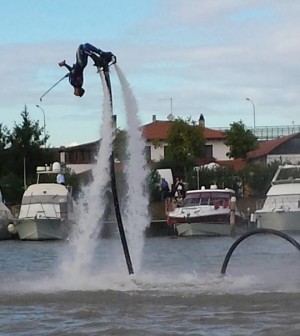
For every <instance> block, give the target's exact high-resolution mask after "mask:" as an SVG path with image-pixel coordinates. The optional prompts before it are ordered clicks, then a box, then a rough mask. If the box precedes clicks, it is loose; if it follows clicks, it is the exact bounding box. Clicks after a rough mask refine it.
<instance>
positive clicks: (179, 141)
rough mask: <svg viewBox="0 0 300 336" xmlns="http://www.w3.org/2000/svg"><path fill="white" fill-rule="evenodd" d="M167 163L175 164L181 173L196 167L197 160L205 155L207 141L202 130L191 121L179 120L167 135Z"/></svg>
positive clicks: (173, 124) (175, 121)
mask: <svg viewBox="0 0 300 336" xmlns="http://www.w3.org/2000/svg"><path fill="white" fill-rule="evenodd" d="M166 140H167V143H168V147H167V150H166V158H165V160H166V161H169V162H172V163H174V164H175V165H176V166H177V167H178V169H181V172H182V173H183V171H184V170H185V169H187V168H189V167H192V166H193V165H195V160H196V159H197V158H199V157H201V156H203V154H204V146H205V139H204V137H203V133H202V128H201V127H199V126H195V125H194V124H193V122H192V121H191V120H190V119H187V120H186V121H184V120H183V119H181V118H177V119H175V120H174V122H173V123H172V126H171V128H170V130H169V133H168V134H167V139H166Z"/></svg>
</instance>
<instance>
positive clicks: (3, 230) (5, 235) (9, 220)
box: [0, 196, 14, 240]
mask: <svg viewBox="0 0 300 336" xmlns="http://www.w3.org/2000/svg"><path fill="white" fill-rule="evenodd" d="M13 222H14V216H13V214H12V212H11V211H10V209H9V208H8V207H7V206H6V205H5V204H4V203H3V201H2V197H1V196H0V240H6V239H13V238H14V235H13V234H12V233H10V232H9V231H8V230H7V228H8V226H9V225H10V224H13Z"/></svg>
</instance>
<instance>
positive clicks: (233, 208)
mask: <svg viewBox="0 0 300 336" xmlns="http://www.w3.org/2000/svg"><path fill="white" fill-rule="evenodd" d="M235 212H236V197H235V196H232V197H231V199H230V234H231V235H234V230H235Z"/></svg>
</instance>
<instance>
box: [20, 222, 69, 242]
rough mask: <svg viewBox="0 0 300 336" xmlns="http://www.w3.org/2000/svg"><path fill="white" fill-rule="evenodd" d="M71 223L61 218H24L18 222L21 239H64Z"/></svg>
mask: <svg viewBox="0 0 300 336" xmlns="http://www.w3.org/2000/svg"><path fill="white" fill-rule="evenodd" d="M70 225H71V223H70V222H69V221H67V220H61V219H60V218H38V219H37V218H32V219H31V218H24V219H21V220H18V222H17V232H18V236H19V239H20V240H64V239H66V238H67V235H68V232H69V228H70Z"/></svg>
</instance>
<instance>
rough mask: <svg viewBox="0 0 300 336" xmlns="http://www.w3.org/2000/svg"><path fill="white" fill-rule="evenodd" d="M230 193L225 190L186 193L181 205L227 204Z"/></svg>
mask: <svg viewBox="0 0 300 336" xmlns="http://www.w3.org/2000/svg"><path fill="white" fill-rule="evenodd" d="M231 195H232V194H231V193H230V192H227V191H224V192H223V191H222V192H213V191H212V192H195V193H187V195H186V197H185V199H184V201H183V204H182V206H184V207H189V206H197V205H215V204H216V203H218V204H219V205H220V206H227V205H228V203H229V200H230V197H231Z"/></svg>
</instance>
